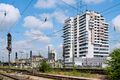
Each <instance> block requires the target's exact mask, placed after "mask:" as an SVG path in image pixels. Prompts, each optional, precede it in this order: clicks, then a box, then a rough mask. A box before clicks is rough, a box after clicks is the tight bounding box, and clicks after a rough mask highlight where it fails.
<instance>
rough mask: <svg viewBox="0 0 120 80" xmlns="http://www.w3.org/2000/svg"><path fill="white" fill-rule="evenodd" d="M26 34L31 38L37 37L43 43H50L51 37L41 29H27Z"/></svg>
mask: <svg viewBox="0 0 120 80" xmlns="http://www.w3.org/2000/svg"><path fill="white" fill-rule="evenodd" d="M25 35H26V36H28V37H29V38H31V39H32V40H35V39H36V40H37V41H39V42H42V43H49V42H50V38H49V37H47V36H46V35H45V34H43V33H42V32H40V31H39V30H29V31H26V33H25Z"/></svg>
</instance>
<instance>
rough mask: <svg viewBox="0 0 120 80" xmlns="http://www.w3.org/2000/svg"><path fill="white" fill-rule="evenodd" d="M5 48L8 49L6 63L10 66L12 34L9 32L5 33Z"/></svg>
mask: <svg viewBox="0 0 120 80" xmlns="http://www.w3.org/2000/svg"><path fill="white" fill-rule="evenodd" d="M7 50H8V63H9V66H10V54H11V52H12V35H11V34H10V33H8V34H7Z"/></svg>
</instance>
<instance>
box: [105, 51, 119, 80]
mask: <svg viewBox="0 0 120 80" xmlns="http://www.w3.org/2000/svg"><path fill="white" fill-rule="evenodd" d="M110 57H111V59H110V60H108V61H107V63H108V67H107V72H108V78H110V79H111V80H120V49H115V50H114V51H113V52H112V53H111V55H110Z"/></svg>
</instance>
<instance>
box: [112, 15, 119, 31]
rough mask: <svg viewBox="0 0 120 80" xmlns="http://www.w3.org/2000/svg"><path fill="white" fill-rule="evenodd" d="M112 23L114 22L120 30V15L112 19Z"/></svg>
mask: <svg viewBox="0 0 120 80" xmlns="http://www.w3.org/2000/svg"><path fill="white" fill-rule="evenodd" d="M112 24H113V26H114V27H115V28H116V30H118V31H120V15H118V16H116V17H115V18H114V19H113V20H112Z"/></svg>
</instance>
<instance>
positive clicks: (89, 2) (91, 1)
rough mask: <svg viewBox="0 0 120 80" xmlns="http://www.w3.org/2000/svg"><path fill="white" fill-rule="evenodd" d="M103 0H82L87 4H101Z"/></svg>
mask: <svg viewBox="0 0 120 80" xmlns="http://www.w3.org/2000/svg"><path fill="white" fill-rule="evenodd" d="M103 1H104V0H83V2H85V3H87V4H91V3H92V4H98V3H101V2H103Z"/></svg>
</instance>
